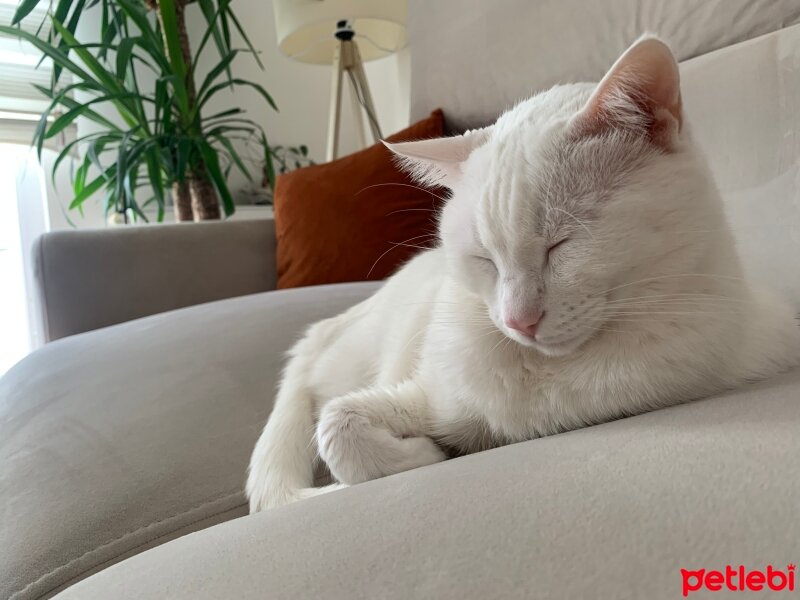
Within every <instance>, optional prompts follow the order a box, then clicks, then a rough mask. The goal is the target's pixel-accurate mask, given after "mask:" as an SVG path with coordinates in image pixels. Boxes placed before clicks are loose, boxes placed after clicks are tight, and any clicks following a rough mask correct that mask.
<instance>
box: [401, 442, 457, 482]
mask: <svg viewBox="0 0 800 600" xmlns="http://www.w3.org/2000/svg"><path fill="white" fill-rule="evenodd" d="M400 444H401V445H402V446H403V448H404V450H405V452H404V455H405V456H404V458H403V460H402V462H400V464H398V469H397V472H398V473H400V472H402V471H407V470H409V469H416V468H419V467H424V466H427V465H432V464H434V463H437V462H442V461H443V460H445V459H446V458H447V455H445V453H444V452H442V449H441V448H439V446H437V445H436V443H435V442H434V441H433V440H432V439H431V438H429V437H409V438H404V439H402V440H400Z"/></svg>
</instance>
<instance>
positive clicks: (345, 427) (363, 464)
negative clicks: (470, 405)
mask: <svg viewBox="0 0 800 600" xmlns="http://www.w3.org/2000/svg"><path fill="white" fill-rule="evenodd" d="M317 443H318V444H319V453H320V457H321V458H322V460H324V461H325V464H327V465H328V468H329V469H330V471H331V474H332V475H333V476H334V477H335V478H336V479H337V480H338V481H340V482H342V483H347V484H356V483H362V482H364V481H369V480H371V479H377V478H379V477H385V476H386V475H394V474H395V473H401V472H403V471H408V470H410V469H415V468H417V467H424V466H426V465H430V464H433V463H437V462H441V461H443V460H444V459H445V458H446V456H445V454H444V452H442V450H441V449H440V448H439V447H438V446H437V445H436V443H435V442H434V441H433V440H432V439H430V438H429V437H424V436H419V437H406V438H398V437H397V436H395V435H394V434H393V433H392V432H390V431H389V430H388V429H387V428H385V427H382V426H380V425H376V424H375V423H374V422H373V420H372V419H370V416H369V415H368V414H365V412H364V411H363V410H361V409H360V408H358V407H353V406H351V405H348V403H347V402H341V403H338V402H337V403H331V404H330V405H328V406H326V407H325V408H324V409H323V411H322V414H321V415H320V420H319V423H318V425H317Z"/></svg>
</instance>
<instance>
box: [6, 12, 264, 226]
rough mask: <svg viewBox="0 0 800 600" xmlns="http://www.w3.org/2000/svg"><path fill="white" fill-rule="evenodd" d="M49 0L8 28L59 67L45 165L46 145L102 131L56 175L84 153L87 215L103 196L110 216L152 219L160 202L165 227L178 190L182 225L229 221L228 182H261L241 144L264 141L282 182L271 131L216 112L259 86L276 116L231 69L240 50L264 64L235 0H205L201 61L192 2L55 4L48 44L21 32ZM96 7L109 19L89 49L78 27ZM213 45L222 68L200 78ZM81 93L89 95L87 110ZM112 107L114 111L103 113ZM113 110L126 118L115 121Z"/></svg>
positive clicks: (80, 185) (76, 202)
mask: <svg viewBox="0 0 800 600" xmlns="http://www.w3.org/2000/svg"><path fill="white" fill-rule="evenodd" d="M44 1H48V2H49V1H50V0H24V1H23V2H22V3H21V4H20V6H19V7H18V9H17V12H16V14H15V16H14V20H13V23H12V26H10V27H8V26H2V27H0V31H2V32H3V33H5V34H9V35H13V36H16V37H18V38H20V39H22V40H25V41H27V42H29V43H30V44H33V45H34V46H35V47H36V48H38V49H39V50H40V51H41V52H42V54H43V55H44V56H45V57H48V58H50V59H51V60H52V61H53V77H52V79H51V83H50V86H49V87H41V86H37V87H38V89H39V90H40V91H41V93H42V94H44V95H45V96H47V97H48V98H49V99H50V100H51V102H50V105H49V108H48V109H47V110H46V111H45V113H44V114H42V116H41V119H40V121H39V123H38V126H37V129H36V132H35V136H34V144H35V145H36V146H37V149H38V151H39V154H40V158H41V151H42V147H43V145H44V142H45V140H46V139H48V138H51V137H53V136H56V135H58V134H59V133H61V132H62V131H64V130H65V129H66V128H67V127H69V126H70V125H72V124H73V123H75V121H76V120H77V119H79V118H84V119H87V120H89V121H91V122H92V123H93V124H94V131H93V132H91V133H89V134H86V135H82V136H80V137H78V138H77V139H74V140H72V141H70V142H69V143H68V144H67V145H66V146H65V147H64V148H63V149H62V150H61V152H60V154H59V155H58V158H57V159H56V161H55V164H54V166H53V174H55V172H56V170H57V169H58V168H59V166H60V165H61V164H62V162H63V161H64V159H65V158H67V157H68V156H70V155H71V153H73V152H74V151H75V150H76V149H77V150H79V152H80V155H81V159H80V161H79V166H78V167H77V169H75V170H74V172H73V175H72V182H73V191H74V198H73V200H72V202H71V204H70V208H73V209H74V208H80V207H81V206H82V205H83V203H84V202H85V201H86V200H87V199H88V198H89V197H90V196H92V195H94V194H95V193H97V192H100V191H104V193H105V207H106V211H107V213H110V212H112V211H113V212H117V213H119V214H121V215H128V214H133V215H135V216H136V218H140V219H143V220H147V216H146V215H145V212H144V209H145V208H146V207H148V206H149V205H151V204H155V207H156V209H157V219H158V220H159V221H160V220H162V219H163V218H164V208H165V205H166V199H167V196H168V192H169V191H171V193H172V198H173V203H174V206H175V216H176V218H177V219H178V220H179V221H185V220H192V219H194V220H204V219H218V218H220V216H221V210H220V206H221V208H222V211H224V213H225V215H230V214H232V213H233V212H234V210H235V205H234V202H233V198H232V195H231V192H230V190H229V188H228V185H227V183H226V176H227V174H228V173H229V171H230V170H231V169H233V168H236V169H239V170H240V171H241V172H242V173H243V174H244V175H245V176H246V177H247V178H248V179H250V180H252V176H251V174H250V170H249V169H248V166H247V164H246V162H247V161H246V160H243V157H242V156H241V155H240V150H238V149H237V146H238V147H239V148H241V143H242V142H251V143H252V142H255V143H256V145H257V146H258V148H260V151H259V152H260V154H261V156H262V157H263V158H262V160H263V163H264V164H265V165H266V173H267V180H268V184H269V186H270V187H272V186H273V185H274V182H275V168H274V166H273V163H272V160H273V156H274V154H275V153H274V152H273V151H271V149H270V146H269V144H268V141H267V136H266V133H265V132H264V129H263V127H262V126H261V125H260V124H259V123H256V122H255V121H253V120H251V119H249V118H247V116H246V115H245V114H244V111H243V110H242V109H240V108H231V109H229V110H225V111H222V112H218V113H216V114H207V113H208V111H207V107H208V103H209V101H210V100H211V99H212V98H213V97H214V95H215V94H217V93H219V92H220V91H222V90H225V89H233V88H236V87H241V86H246V87H249V88H252V89H254V90H256V91H257V92H258V94H259V95H260V96H261V97H262V98H263V100H264V101H265V102H266V103H267V104H268V105H269V106H270V107H272V109H274V110H277V107H276V105H275V102H274V101H273V99H272V97H271V96H270V94H269V93H268V92H267V91H266V90H265V89H264V88H263V87H262V86H261V85H260V84H258V83H256V82H253V81H249V80H245V79H240V78H237V77H235V76H234V75H233V74H232V70H231V66H232V64H233V62H234V60H235V59H236V57H237V56H238V54H240V53H241V52H245V53H248V54H250V55H251V56H252V57H253V58H254V59H255V60H256V61H257V62H258V64H259V66H261V68H262V69H263V65H262V64H261V62H260V60H259V58H258V55H257V53H256V51H255V49H254V48H253V46H252V44H251V43H250V40H249V39H248V37H247V35H246V34H245V32H244V30H243V28H242V26H241V24H240V22H239V20H238V19H237V18H236V16H235V14H234V12H233V10H232V9H231V2H230V0H197V4H198V6H199V8H200V10H201V11H202V14H203V17H204V19H205V24H206V30H205V32H204V33H203V36H202V38H201V40H200V43H199V44H198V47H197V48H196V49H195V51H194V53H192V50H191V48H190V46H189V38H188V35H187V31H186V24H185V10H186V1H185V0H88V2H87V0H56V1H55V3H54V4H53V7H52V9H51V12H50V14H49V18H50V19H52V24H53V28H52V33H51V34H49V35H48V36H47V37H39V36H36V35H33V34H30V33H27V32H25V31H24V30H22V29H20V28H19V27H16V26H15V25H17V24H19V23H20V22H21V21H22V20H23V19H25V18H26V16H28V15H29V13H30V12H31V10H32V9H33V8H34V7H35V5H36V4H37V3H38V2H44ZM98 5H99V6H98ZM95 6H96V7H97V8H95V10H100V11H102V18H101V22H102V29H103V31H102V38H101V40H100V41H99V42H96V43H85V42H83V43H82V42H81V41H79V40H78V39H76V37H75V31H76V28H77V24H78V22H79V20H80V18H81V16H82V15H83V13H84V11H85V10H87V9H89V8H90V7H95ZM234 31H235V32H238V34H239V35H240V36H241V37H242V39H243V40H244V42H245V45H246V49H245V50H237V49H234V48H232V47H231V35H232V32H234ZM211 48H214V49H215V52H216V54H215V57H216V58H215V63H214V64H213V66H212V67H211V68H210V69H209V70H208V73H207V74H206V75H205V76H204V77H202V78H200V77H199V76H198V73H197V71H196V70H195V65H196V64H197V62H198V57H199V56H200V55H201V54H202V53H203V52H208V51H210V49H211ZM141 69H148V70H150V71H152V72H153V73H154V74H155V76H154V77H153V78H152V79H153V83H152V85H149V86H145V85H140V79H141V77H140V76H139V75H138V73H141ZM64 73H68V74H69V75H70V76H71V81H69V82H67V81H66V79H67V78H66V77H63V74H64ZM75 92H82V93H83V94H84V95H85V96H88V98H89V99H88V100H86V101H82V102H78V101H77V100H76V99H75V98H74V93H75ZM101 106H102V107H106V108H104V109H103V110H99V108H100V107H101ZM109 108H110V109H111V110H112V113H113V114H114V115H115V118H110V117H109V113H108V110H109ZM259 175H260V174H259ZM143 194H144V196H145V198H144V199H143V198H142V195H143Z"/></svg>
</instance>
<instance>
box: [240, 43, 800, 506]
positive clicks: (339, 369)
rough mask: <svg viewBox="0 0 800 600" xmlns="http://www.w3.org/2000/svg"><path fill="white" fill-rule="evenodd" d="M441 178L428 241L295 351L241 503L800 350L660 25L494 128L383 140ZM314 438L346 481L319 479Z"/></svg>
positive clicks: (704, 388)
mask: <svg viewBox="0 0 800 600" xmlns="http://www.w3.org/2000/svg"><path fill="white" fill-rule="evenodd" d="M389 147H390V148H391V149H392V150H393V151H394V152H396V153H397V154H398V155H399V156H401V157H403V158H402V160H403V162H404V163H405V165H406V166H407V167H408V168H409V169H411V171H412V172H413V173H414V174H415V175H416V176H417V178H418V179H419V180H420V181H423V182H425V183H429V184H430V183H437V184H441V185H445V186H447V187H448V188H450V189H451V190H452V198H451V199H450V200H449V201H448V202H447V205H446V207H445V209H444V211H443V213H442V215H441V219H440V224H439V234H440V238H441V243H440V247H439V248H437V249H434V250H430V251H427V252H423V253H422V254H420V255H418V256H417V257H416V258H414V259H413V260H411V261H410V262H409V263H408V264H407V265H406V266H405V267H403V268H402V269H401V270H400V271H399V272H398V273H397V274H395V275H394V276H393V277H392V278H391V279H389V280H388V281H387V282H386V284H385V285H384V286H383V287H382V288H381V289H380V290H379V291H378V292H377V293H376V294H375V295H374V296H372V297H371V298H369V299H367V300H365V301H364V302H362V303H361V304H358V305H357V306H354V307H353V308H351V309H350V310H348V311H346V312H344V313H343V314H341V315H339V316H337V317H334V318H332V319H328V320H325V321H322V322H320V323H317V324H315V325H314V326H312V327H311V328H310V329H309V331H308V333H307V334H306V336H305V338H304V339H302V340H301V341H300V342H299V343H298V344H297V345H296V346H295V347H294V349H293V350H292V351H291V353H290V356H291V359H290V361H289V364H288V365H287V367H286V371H285V373H284V377H283V382H282V384H281V388H280V392H279V393H278V396H277V400H276V401H275V408H274V410H273V412H272V415H271V416H270V419H269V422H268V423H267V425H266V427H265V429H264V432H263V434H262V435H261V438H260V439H259V441H258V444H257V445H256V448H255V451H254V453H253V457H252V460H251V463H250V472H249V478H248V481H247V495H248V497H249V499H250V508H251V510H252V511H257V510H262V509H266V508H269V507H274V506H280V505H283V504H286V503H289V502H292V501H295V500H298V499H300V498H304V497H308V496H311V495H315V494H318V493H321V492H325V491H329V490H332V489H336V488H337V487H340V486H341V485H342V484H355V483H359V482H362V481H366V480H369V479H374V478H377V477H382V476H384V475H389V474H392V473H398V472H400V471H405V470H407V469H412V468H415V467H421V466H424V465H429V464H431V463H435V462H437V461H441V460H444V459H445V456H446V454H447V455H457V454H461V453H468V452H474V451H477V450H482V449H486V448H491V447H493V446H499V445H503V444H509V443H513V442H518V441H522V440H529V439H532V438H536V437H539V436H544V435H550V434H554V433H558V432H562V431H566V430H570V429H575V428H578V427H583V426H586V425H590V424H593V423H600V422H603V421H608V420H610V419H616V418H619V417H623V416H626V415H633V414H637V413H641V412H644V411H649V410H653V409H656V408H660V407H664V406H669V405H672V404H677V403H681V402H685V401H687V400H691V399H694V398H699V397H702V396H707V395H709V394H712V393H715V392H719V391H720V390H723V389H726V388H730V387H731V386H735V385H738V384H740V383H742V382H745V381H747V380H752V379H756V378H762V377H767V376H770V375H772V374H774V373H776V372H778V371H781V370H784V369H786V368H788V367H790V366H791V365H794V364H796V363H797V362H798V361H799V360H800V328H799V327H798V326H797V323H796V322H795V319H794V311H793V309H792V308H791V307H790V306H789V305H788V304H787V303H785V302H783V301H781V300H780V299H778V298H775V297H772V296H770V295H767V294H764V293H762V292H759V291H756V290H755V289H754V288H753V287H751V286H750V285H748V283H747V282H746V281H744V280H743V279H742V277H741V267H740V263H739V259H738V257H737V254H736V249H735V246H734V241H733V238H732V235H731V233H730V231H729V229H728V227H727V225H726V222H725V217H724V215H723V208H722V203H721V200H720V197H719V194H718V192H717V190H716V188H715V185H714V182H713V180H712V178H711V176H710V174H709V172H708V171H707V168H706V165H705V162H704V159H703V157H702V156H701V154H700V153H699V151H698V150H697V148H696V147H695V146H694V145H693V143H692V141H691V138H690V136H689V132H688V127H687V124H686V122H685V119H684V115H683V111H682V107H681V94H680V86H679V76H678V67H677V64H676V63H675V60H674V58H673V56H672V53H671V52H670V50H669V48H668V47H667V46H666V45H664V44H663V43H662V42H660V41H658V40H657V39H654V38H643V39H641V40H639V41H638V42H637V43H635V44H634V45H633V46H632V47H631V48H630V49H629V50H628V51H627V52H625V54H623V56H622V57H621V58H620V59H619V60H618V61H617V62H616V64H614V66H613V67H612V68H611V70H610V71H609V73H608V74H607V75H606V76H605V78H604V79H603V80H602V81H601V82H600V83H599V84H598V85H594V84H575V85H562V86H556V87H554V88H552V89H551V90H548V91H546V92H543V93H541V94H538V95H536V96H534V97H533V98H531V99H529V100H527V101H525V102H522V103H521V104H519V105H518V106H516V107H515V108H513V109H512V110H510V111H509V112H507V113H505V114H504V115H503V116H501V117H500V119H499V120H498V121H497V123H496V124H495V125H493V126H492V127H490V128H487V129H482V130H479V131H474V132H470V133H467V134H465V135H463V136H460V137H454V138H444V139H438V140H428V141H421V142H409V143H401V144H391V145H389ZM318 457H321V458H322V460H324V462H325V463H326V464H327V466H328V467H329V469H330V471H331V473H332V474H333V476H334V477H335V478H336V480H338V481H339V482H341V483H340V484H334V485H331V486H326V487H322V488H313V487H312V486H313V482H314V464H315V461H316V460H317V458H318Z"/></svg>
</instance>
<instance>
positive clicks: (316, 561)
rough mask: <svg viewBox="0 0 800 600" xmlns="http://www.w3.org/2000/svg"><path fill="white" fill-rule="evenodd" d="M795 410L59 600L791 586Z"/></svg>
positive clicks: (379, 485) (437, 488)
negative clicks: (777, 577) (724, 580)
mask: <svg viewBox="0 0 800 600" xmlns="http://www.w3.org/2000/svg"><path fill="white" fill-rule="evenodd" d="M798 397H800V370H798V371H795V372H793V373H789V374H786V375H783V376H781V377H778V378H776V379H774V380H772V381H770V382H765V383H761V384H758V385H755V386H751V387H745V388H742V389H739V390H737V391H733V392H730V393H728V394H725V395H724V396H723V397H720V398H715V399H710V400H703V401H699V402H694V403H690V404H686V405H682V406H677V407H673V408H669V409H666V410H661V411H657V412H653V413H649V414H645V415H641V416H638V417H633V418H629V419H622V420H619V421H615V422H612V423H608V424H605V425H599V426H596V427H590V428H588V429H582V430H578V431H573V432H570V433H565V434H562V435H556V436H552V437H548V438H542V439H539V440H534V441H532V442H526V443H523V444H516V445H513V446H507V447H505V448H500V449H498V450H492V451H489V452H483V453H480V454H473V455H471V456H467V457H463V458H458V459H455V460H451V461H448V462H445V463H439V464H437V465H432V466H430V467H425V468H422V469H417V470H414V471H408V472H406V473H402V474H400V475H396V476H393V477H387V478H385V479H379V480H376V481H372V482H368V483H365V484H362V485H358V486H354V487H352V488H349V489H345V490H342V491H339V492H334V493H331V494H328V495H325V496H319V497H317V498H312V499H310V500H305V501H303V502H300V503H297V504H294V505H290V506H288V507H284V508H280V509H276V510H272V511H267V512H265V513H258V514H255V515H251V516H248V517H245V518H242V519H236V520H235V521H231V522H228V523H224V524H222V525H217V526H216V527H212V528H210V529H206V530H204V531H201V532H199V533H195V534H192V535H189V536H186V537H183V538H181V539H179V540H175V541H173V542H170V543H168V544H165V545H163V546H160V547H158V548H155V549H153V550H150V551H148V552H145V553H143V554H139V555H138V556H136V557H134V558H132V559H129V560H126V561H124V562H122V563H120V564H117V565H114V566H113V567H111V568H109V569H107V570H105V571H103V572H102V573H99V574H97V575H94V576H93V577H91V578H89V579H86V580H84V581H82V582H80V583H79V584H77V585H75V586H74V587H72V588H70V589H68V590H66V591H65V592H64V593H63V594H61V595H60V596H59V600H73V599H74V600H106V599H107V598H115V599H117V600H128V599H130V600H150V599H153V600H155V599H161V598H171V599H173V600H179V599H186V600H190V599H191V600H204V599H208V600H211V599H217V598H236V599H237V600H246V599H253V600H256V599H259V600H263V599H267V598H276V599H277V598H330V599H342V600H350V599H352V598H383V599H386V600H391V599H395V598H396V599H398V600H400V599H406V598H439V599H443V600H447V599H453V600H457V599H460V598H538V599H554V600H561V599H571V598H615V599H620V600H622V599H630V600H638V599H642V598H647V599H649V600H660V599H665V600H666V599H673V598H681V597H683V596H682V591H683V578H682V574H681V569H687V570H691V571H695V570H698V569H706V570H721V571H722V572H723V573H724V572H725V566H726V565H732V566H733V568H734V569H737V570H738V567H739V565H744V566H745V568H746V569H747V570H748V571H752V570H755V569H758V570H761V571H763V570H765V569H766V566H767V565H773V567H774V568H777V569H779V570H782V571H783V572H784V573H786V567H787V565H788V564H790V563H794V562H796V561H797V558H798V556H797V551H798V547H797V540H798V539H800V521H798V519H797V507H798V506H800V470H799V469H798V465H797V461H796V460H794V458H795V457H797V456H798V455H800V402H798V401H797V399H798ZM689 583H690V584H691V585H690V587H692V586H694V584H695V580H694V579H692V580H690V581H689ZM784 594H785V592H784ZM784 594H779V593H778V594H775V596H776V597H779V596H780V597H783V596H784ZM722 595H723V596H724V597H726V598H727V597H728V596H727V595H725V594H724V592H723V594H722ZM734 595H736V594H732V595H731V596H730V597H733V596H734ZM789 595H791V594H789ZM688 597H689V598H690V599H691V598H709V597H716V595H714V594H710V593H709V592H708V591H706V592H705V593H703V592H697V593H690V594H689V596H688ZM742 597H747V598H750V597H755V596H753V595H752V594H748V593H745V594H743V595H742ZM759 597H760V596H759ZM769 597H772V596H769ZM787 597H788V596H787Z"/></svg>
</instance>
